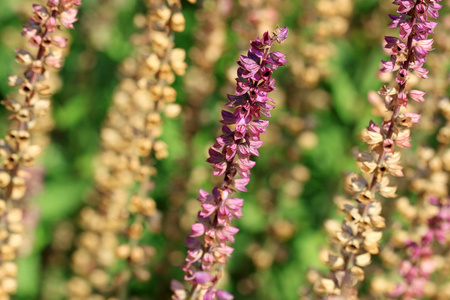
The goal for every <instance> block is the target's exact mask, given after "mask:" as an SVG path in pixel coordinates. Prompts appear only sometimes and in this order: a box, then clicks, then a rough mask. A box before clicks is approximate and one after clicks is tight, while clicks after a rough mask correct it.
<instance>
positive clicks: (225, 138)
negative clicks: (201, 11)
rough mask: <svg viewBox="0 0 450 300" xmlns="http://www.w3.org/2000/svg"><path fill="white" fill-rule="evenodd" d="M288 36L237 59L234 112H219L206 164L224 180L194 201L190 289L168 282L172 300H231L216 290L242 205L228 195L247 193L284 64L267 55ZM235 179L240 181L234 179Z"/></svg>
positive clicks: (265, 41) (258, 44) (278, 35)
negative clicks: (196, 204) (195, 215)
mask: <svg viewBox="0 0 450 300" xmlns="http://www.w3.org/2000/svg"><path fill="white" fill-rule="evenodd" d="M287 34H288V29H287V28H286V27H285V28H277V30H276V31H275V32H274V34H273V36H272V37H271V36H270V35H269V33H268V32H266V33H264V35H263V38H262V39H260V38H257V39H256V40H255V41H251V42H250V45H251V49H250V50H249V51H248V54H247V56H245V55H241V57H240V60H239V61H238V62H237V63H238V65H239V68H238V71H237V75H238V78H237V79H236V90H235V95H228V99H229V102H228V104H227V106H228V107H232V108H234V112H233V113H231V112H228V111H225V110H223V111H222V120H221V123H222V124H223V127H222V135H221V136H220V137H219V138H217V142H216V143H215V144H214V145H213V147H211V148H210V150H209V155H210V156H209V158H208V159H207V161H208V162H209V163H211V164H212V165H213V168H214V172H213V173H214V175H216V176H222V175H223V176H224V179H223V182H222V183H221V185H220V186H216V187H215V188H214V189H213V192H212V194H209V193H207V192H205V191H203V190H200V197H199V199H198V200H199V201H200V203H201V204H202V205H201V206H202V210H201V211H200V212H199V213H198V220H197V222H196V223H195V224H194V225H192V230H191V232H190V236H189V237H188V238H187V239H186V246H187V248H188V255H187V257H186V261H185V264H184V265H183V266H182V269H183V271H184V272H185V276H184V280H185V281H187V282H188V283H189V287H188V288H186V287H185V286H184V285H183V284H182V283H180V282H178V281H176V280H173V281H172V290H173V291H174V295H173V297H172V299H177V300H185V299H205V300H208V299H210V300H212V299H215V298H216V299H220V300H225V299H233V296H232V295H231V294H230V293H228V292H226V291H224V290H217V289H216V288H215V285H216V283H217V282H218V281H219V279H220V278H221V276H222V270H223V267H224V265H225V264H226V262H227V258H228V257H230V256H231V253H232V252H233V248H232V247H230V246H229V245H227V242H234V234H236V233H237V232H238V231H239V229H237V228H235V227H233V226H231V220H232V218H233V217H235V218H240V217H242V213H241V209H242V205H243V199H239V198H229V195H230V194H232V193H233V192H234V191H235V190H239V191H247V190H246V188H245V186H246V185H247V184H248V182H249V181H250V169H251V168H252V167H253V166H254V165H255V162H254V161H251V160H250V155H255V156H258V155H259V153H258V148H259V147H260V146H261V145H262V141H261V140H260V134H261V133H264V132H265V131H266V127H267V125H268V123H269V122H268V121H266V120H261V119H260V117H261V114H263V115H265V116H268V117H270V110H271V109H273V108H274V105H273V100H272V99H271V98H269V97H268V93H269V92H271V91H273V90H275V87H274V83H275V80H274V79H273V78H272V73H273V71H274V70H276V69H277V68H278V67H279V66H283V65H284V64H285V63H286V60H285V55H284V54H283V53H281V52H278V51H273V52H270V48H271V47H272V45H273V43H274V42H275V41H277V42H279V43H281V42H283V41H284V40H285V39H286V38H287ZM232 126H233V127H234V130H233V129H232ZM236 175H240V176H241V177H242V178H239V179H236V178H235V177H236ZM197 237H202V238H201V240H198V239H196V238H197Z"/></svg>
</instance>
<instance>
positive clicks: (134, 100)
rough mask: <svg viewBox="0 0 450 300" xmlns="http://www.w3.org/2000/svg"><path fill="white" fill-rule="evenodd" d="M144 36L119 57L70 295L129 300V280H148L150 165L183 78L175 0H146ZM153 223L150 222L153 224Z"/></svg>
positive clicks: (181, 22) (153, 217) (163, 148)
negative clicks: (120, 63)
mask: <svg viewBox="0 0 450 300" xmlns="http://www.w3.org/2000/svg"><path fill="white" fill-rule="evenodd" d="M145 3H146V4H147V7H148V14H147V18H146V19H145V20H146V21H145V22H143V26H142V27H145V29H144V30H143V33H142V34H140V35H138V36H134V39H133V41H134V42H135V46H136V49H137V51H136V52H138V55H136V56H133V57H130V58H129V59H127V60H125V61H124V63H123V66H122V70H121V71H122V75H124V76H123V78H122V80H121V82H120V84H119V86H118V88H117V90H116V92H115V94H114V97H113V105H112V106H111V108H110V109H109V111H108V115H107V119H106V122H105V124H104V125H103V128H102V130H101V134H100V135H101V150H100V152H99V155H98V161H97V163H98V165H97V168H96V170H95V192H94V193H93V197H92V199H91V200H92V206H87V207H85V208H84V209H83V210H82V212H81V218H80V219H81V221H80V225H81V227H82V229H83V232H82V233H81V234H80V236H79V237H78V243H77V246H78V247H77V249H76V250H75V252H74V254H73V271H74V273H75V274H76V276H74V277H73V278H72V279H71V280H70V281H69V282H68V292H69V294H70V296H71V297H75V298H82V299H86V298H89V297H91V296H92V297H96V296H100V295H101V296H102V297H109V296H111V295H113V296H114V297H117V298H118V299H121V300H122V299H123V300H125V299H129V298H130V297H132V296H133V295H131V292H130V282H131V280H132V279H136V280H137V281H140V282H146V281H148V280H150V278H151V273H150V271H149V270H148V269H149V263H150V261H151V260H152V258H153V256H154V254H155V249H154V248H153V247H152V246H151V245H146V244H145V243H143V241H142V238H143V236H144V235H145V234H147V233H149V232H150V231H157V230H159V227H160V225H159V220H160V215H159V212H158V210H157V207H156V202H155V200H154V199H152V198H151V197H150V196H149V192H150V190H151V189H152V188H153V185H154V183H153V178H154V176H155V175H156V173H157V171H156V169H155V167H154V166H153V164H154V163H155V161H156V160H162V159H164V158H166V157H167V156H168V149H167V145H166V144H165V143H164V142H163V141H162V140H161V139H160V137H161V135H162V124H163V117H162V115H163V114H164V115H165V116H166V117H168V118H174V117H176V116H177V115H178V114H179V112H180V110H181V108H180V106H179V105H178V104H174V103H173V102H174V101H175V100H176V96H177V92H176V91H175V89H174V88H172V87H171V84H172V83H173V82H174V81H175V74H176V75H184V73H185V68H186V63H185V62H184V58H185V52H184V50H182V49H179V48H175V47H174V35H175V32H180V31H183V30H184V27H185V19H184V17H183V15H182V13H181V3H180V1H177V0H175V1H164V0H146V1H145ZM155 224H156V225H155Z"/></svg>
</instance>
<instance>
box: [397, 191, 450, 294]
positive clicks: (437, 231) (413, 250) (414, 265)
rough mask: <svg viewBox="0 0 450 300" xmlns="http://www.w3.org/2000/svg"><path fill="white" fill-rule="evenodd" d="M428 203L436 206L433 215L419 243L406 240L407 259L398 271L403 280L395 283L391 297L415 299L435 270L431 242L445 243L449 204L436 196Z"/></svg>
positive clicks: (449, 210)
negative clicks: (436, 208) (436, 210)
mask: <svg viewBox="0 0 450 300" xmlns="http://www.w3.org/2000/svg"><path fill="white" fill-rule="evenodd" d="M430 203H431V204H432V205H435V206H436V207H438V209H439V210H438V212H437V214H436V215H435V216H433V217H432V218H430V219H429V220H428V231H427V232H426V233H425V234H424V236H423V237H422V239H421V241H420V243H416V242H414V241H411V240H407V241H406V243H405V248H406V250H407V251H408V259H407V260H404V261H402V263H401V264H400V273H401V275H402V276H403V278H404V280H405V282H404V283H401V284H399V285H397V287H396V288H395V290H394V291H393V292H392V293H390V296H391V297H400V296H401V297H402V299H405V300H406V299H417V298H421V297H423V296H424V285H425V284H426V283H427V281H428V280H429V278H430V275H431V274H432V273H433V271H434V270H435V263H434V261H433V259H432V255H433V252H434V251H433V247H432V246H433V242H434V241H436V242H438V243H439V244H441V245H445V244H446V241H447V239H448V237H449V233H450V204H449V203H446V204H443V203H441V201H439V199H438V198H435V197H430Z"/></svg>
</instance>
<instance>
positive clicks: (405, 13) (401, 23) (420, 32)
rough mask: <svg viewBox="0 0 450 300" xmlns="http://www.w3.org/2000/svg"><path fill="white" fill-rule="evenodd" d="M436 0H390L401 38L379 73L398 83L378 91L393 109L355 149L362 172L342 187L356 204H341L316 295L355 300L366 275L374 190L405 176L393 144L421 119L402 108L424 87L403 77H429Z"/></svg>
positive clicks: (403, 141)
mask: <svg viewBox="0 0 450 300" xmlns="http://www.w3.org/2000/svg"><path fill="white" fill-rule="evenodd" d="M438 2H440V0H431V1H424V0H417V1H413V0H408V1H397V0H396V1H394V4H395V5H398V6H399V8H398V10H397V12H398V13H399V14H400V15H398V16H397V15H390V19H391V22H390V24H389V27H390V28H399V30H400V34H399V35H400V38H396V37H390V36H387V37H385V40H386V45H385V48H386V49H389V51H390V53H391V57H390V60H389V61H382V63H383V67H382V68H381V72H394V71H397V73H396V74H397V75H396V82H397V87H396V88H394V87H388V86H385V85H383V86H382V87H381V89H380V90H379V92H378V93H379V94H380V95H382V96H384V99H385V106H386V109H387V110H388V111H391V115H390V117H388V118H387V119H386V120H384V121H383V122H382V124H381V125H380V126H378V125H376V124H375V123H373V122H372V121H371V122H370V124H369V126H368V127H367V129H366V131H365V132H364V133H363V134H362V139H363V141H364V142H365V143H367V144H368V146H369V150H370V153H365V152H359V154H358V155H357V162H358V163H359V167H360V170H361V171H362V172H363V173H364V177H363V176H361V175H358V174H352V175H351V176H349V177H348V178H347V179H346V190H347V191H348V192H349V193H350V194H352V195H353V197H354V198H355V199H356V201H357V203H356V204H354V203H345V204H344V205H342V209H343V210H344V212H346V213H347V216H346V218H345V220H344V221H343V224H342V227H341V229H338V230H336V234H335V237H334V241H335V244H336V251H337V252H338V253H329V254H328V255H327V256H326V258H325V261H326V262H327V264H328V265H329V266H330V267H331V269H332V270H331V272H330V276H329V278H328V279H321V280H320V281H319V282H317V284H316V292H317V293H319V294H326V295H328V296H330V297H334V296H338V295H340V296H343V297H345V298H346V299H356V297H357V290H356V288H355V286H356V284H357V283H358V282H359V281H362V280H364V271H363V270H362V269H361V267H364V266H367V265H368V264H370V259H371V255H375V254H378V252H379V246H378V243H379V241H380V239H381V237H382V233H381V231H377V230H379V229H382V228H384V227H385V221H384V218H383V217H381V216H380V212H381V204H380V202H378V201H377V200H376V198H375V195H376V193H379V194H380V195H382V196H384V197H395V196H396V195H395V191H396V187H395V186H388V184H389V179H388V177H387V175H388V174H391V175H392V176H397V177H401V176H403V172H402V168H403V167H402V166H401V165H400V153H399V152H396V151H395V147H396V146H397V147H400V148H408V147H411V143H410V139H411V137H410V129H409V128H411V127H412V126H413V125H414V124H417V123H418V122H419V118H420V115H418V114H414V113H408V112H406V113H402V111H401V109H402V107H403V106H404V107H406V106H407V104H408V101H409V99H408V98H410V99H412V100H415V101H418V102H423V101H424V100H425V99H424V98H423V95H424V94H425V92H422V91H418V90H409V91H408V90H407V82H408V80H409V78H410V77H411V76H412V73H414V74H415V75H416V76H418V77H420V78H423V79H425V78H427V73H428V70H426V69H424V68H423V67H422V66H423V64H424V63H425V61H426V56H427V54H428V52H429V51H431V50H432V47H431V46H432V43H433V40H432V39H427V37H428V34H429V33H433V31H432V30H433V29H434V28H435V27H436V23H435V22H431V21H428V20H427V19H428V16H431V17H433V18H437V17H438V10H439V9H440V8H441V7H442V6H441V5H440V4H438ZM404 40H406V43H405V42H403V41H404ZM366 178H367V179H366Z"/></svg>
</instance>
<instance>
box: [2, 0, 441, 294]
mask: <svg viewBox="0 0 450 300" xmlns="http://www.w3.org/2000/svg"><path fill="white" fill-rule="evenodd" d="M35 2H39V1H35ZM224 2H226V1H224ZM230 2H231V3H232V4H233V6H232V8H231V10H230V11H229V12H228V13H227V14H226V15H225V16H221V17H222V18H223V22H224V24H225V27H224V29H225V43H224V44H223V47H222V49H217V51H219V52H221V55H220V56H219V58H218V60H217V62H215V64H214V65H213V67H212V70H211V74H212V76H213V79H212V80H213V81H214V82H215V84H211V88H210V92H209V93H207V94H206V95H205V98H204V101H202V102H201V103H199V104H198V103H197V104H196V105H193V104H192V103H191V102H190V101H191V100H192V99H193V98H195V95H192V94H190V93H189V90H187V88H186V86H187V83H186V79H185V78H177V80H176V82H175V88H176V89H177V92H178V99H177V102H178V103H179V104H181V105H182V107H183V112H182V113H181V115H180V116H179V117H178V118H177V119H174V120H169V119H167V120H165V124H164V129H163V130H164V133H163V136H162V139H163V140H164V141H165V142H166V143H167V144H168V149H169V157H168V158H166V159H165V160H163V161H161V162H159V163H158V164H157V165H156V168H157V169H158V177H157V178H156V180H155V183H156V188H155V190H154V191H153V192H152V194H151V196H152V197H153V198H154V199H155V200H156V201H157V203H158V209H159V210H160V211H161V212H162V214H163V221H162V230H161V231H160V232H155V233H152V234H149V235H147V236H146V239H147V240H146V242H148V243H149V244H151V245H153V246H154V247H155V248H156V250H157V255H156V258H155V260H154V262H153V263H152V265H151V272H152V274H153V276H152V278H151V280H150V282H149V283H147V284H138V283H132V285H131V287H130V289H131V292H130V294H131V295H137V296H140V297H142V299H168V298H169V297H170V296H169V295H170V291H169V282H170V280H171V279H172V278H177V279H179V280H180V279H181V278H182V271H181V270H180V269H179V268H178V265H179V264H181V263H182V262H183V259H184V255H185V254H184V253H185V249H184V247H183V239H184V236H185V235H186V233H187V232H188V231H189V227H187V225H189V224H190V223H192V222H193V221H194V218H195V215H196V209H198V208H199V205H198V203H197V202H196V201H195V198H196V197H197V192H198V189H199V188H203V189H205V190H208V189H211V187H212V183H211V177H212V175H210V167H209V166H208V164H207V163H206V162H205V159H206V158H207V149H208V147H210V146H211V145H212V144H213V143H214V139H215V137H216V136H217V134H218V132H219V130H220V125H219V123H218V118H219V115H220V114H219V113H220V109H221V108H222V107H223V106H224V105H225V103H226V93H233V91H234V88H233V83H232V82H231V81H230V80H229V79H228V78H230V76H229V74H230V70H235V69H236V67H235V61H236V60H237V59H238V56H239V54H244V53H245V51H246V50H245V49H246V47H247V45H248V44H247V43H248V39H249V38H254V37H256V36H255V35H259V36H260V35H261V34H262V33H263V32H257V29H258V28H262V27H263V26H264V22H265V21H266V20H267V21H268V22H269V21H270V22H271V23H270V24H272V25H276V24H279V25H280V26H288V27H289V29H290V37H289V41H287V42H286V43H285V44H283V45H281V46H277V49H276V50H279V51H282V52H285V53H287V60H288V66H287V67H284V68H280V69H279V70H277V71H276V72H275V78H276V79H277V84H276V86H277V87H278V91H277V92H276V93H274V95H273V98H274V100H275V102H277V103H278V106H277V108H276V109H275V110H274V111H273V118H272V119H271V124H270V129H269V133H268V134H267V135H266V136H265V137H263V139H264V140H265V144H264V145H263V147H262V148H261V150H260V157H258V158H257V159H256V162H257V164H256V166H255V168H254V169H252V180H251V182H250V184H249V185H248V190H249V192H248V193H245V194H244V193H242V194H241V195H240V196H242V197H244V199H245V204H244V210H243V213H244V217H243V218H242V219H241V220H239V221H238V222H237V227H239V228H240V229H241V231H240V232H239V233H238V234H237V236H236V243H235V249H236V250H235V252H234V253H233V257H232V259H231V260H230V262H229V266H228V274H227V276H226V278H225V280H224V287H225V288H226V289H227V290H229V291H231V292H232V293H233V294H234V295H235V299H236V300H241V299H261V300H278V299H284V300H291V299H299V298H300V296H301V295H302V293H303V292H305V291H307V290H308V289H309V288H310V284H309V283H308V282H307V281H306V279H305V276H306V273H307V270H308V269H309V268H311V267H314V268H319V269H321V270H326V267H324V266H323V265H322V264H321V263H320V261H319V250H320V249H321V248H322V247H325V246H326V245H327V244H328V242H327V236H326V234H325V232H324V230H323V225H322V224H323V221H324V220H325V219H327V218H341V216H339V215H338V213H337V209H336V206H335V205H334V204H333V197H334V196H335V195H336V194H339V193H341V192H342V188H341V185H342V175H343V174H344V173H345V172H348V171H354V170H356V165H355V163H354V160H353V158H352V149H353V148H354V147H355V146H361V143H360V141H359V140H358V134H359V132H360V130H361V129H362V128H363V127H365V126H367V124H368V122H369V120H370V119H374V118H375V119H376V120H379V118H376V117H373V115H372V114H371V106H370V104H369V103H368V101H367V93H368V92H369V91H370V90H377V89H378V88H379V87H380V85H381V82H380V80H379V79H378V78H377V69H378V67H379V62H380V59H383V58H384V59H386V58H387V55H386V54H385V53H383V51H382V36H383V34H384V33H386V32H389V31H388V30H387V28H386V25H387V23H388V21H389V20H388V17H387V13H388V12H390V13H394V10H395V8H394V6H392V5H391V4H390V2H391V1H387V0H383V1H378V0H356V1H351V0H347V1H328V2H335V3H334V5H338V6H342V5H347V6H348V5H350V7H351V8H352V9H351V11H350V13H349V14H346V15H343V16H341V19H337V20H336V22H337V23H336V24H334V25H326V26H325V25H323V24H322V23H323V22H325V21H326V20H327V19H329V16H328V15H327V12H326V10H324V11H321V10H320V9H318V7H319V8H320V5H319V6H318V4H317V3H318V2H319V1H314V0H310V1H308V0H306V1H282V0H279V1H263V0H261V1H248V2H246V1H230ZM322 2H323V1H322ZM30 3H31V2H30V1H27V0H21V1H19V0H4V1H1V2H0V28H1V29H0V35H1V38H0V64H1V66H2V68H0V78H2V79H3V80H0V98H1V99H4V97H5V96H6V95H8V94H9V93H11V91H12V89H11V88H10V87H8V86H7V84H6V78H7V75H8V74H16V73H18V72H19V69H18V66H17V65H16V64H15V62H14V59H13V57H14V49H15V48H17V47H20V45H22V44H23V43H24V39H23V38H22V37H21V36H20V30H21V26H22V25H23V24H25V23H26V18H27V16H28V15H30V13H31V6H30V5H29V4H30ZM202 3H205V4H207V3H208V1H203V2H201V3H199V4H190V3H188V2H183V5H184V9H183V13H184V14H185V18H186V30H185V31H184V32H183V33H179V34H177V35H176V38H175V44H176V46H177V47H181V48H183V49H185V50H186V51H187V53H191V52H190V51H191V49H193V48H194V47H196V43H197V40H198V34H199V31H200V30H201V28H202V27H201V26H202V19H201V18H199V17H198V16H199V14H200V11H201V10H202V9H203V8H202V5H201V4H202ZM249 3H250V4H249ZM255 7H257V8H258V7H262V8H264V9H265V10H268V11H269V12H270V11H272V10H273V11H276V12H277V13H278V16H277V17H273V18H270V17H269V16H270V14H260V15H258V14H256V15H257V17H251V16H250V17H249V15H248V13H249V10H250V9H252V8H253V9H254V8H255ZM144 12H145V5H144V4H143V3H142V1H139V0H127V1H120V0H114V1H100V0H84V1H83V6H82V7H81V8H80V18H79V22H77V23H76V24H75V30H72V31H71V32H70V34H72V39H71V42H70V44H71V45H70V48H71V49H70V55H69V57H68V58H67V60H66V62H65V65H64V67H63V69H62V70H61V72H60V77H61V82H62V84H63V87H62V88H61V89H60V90H59V91H58V92H57V93H56V94H55V95H54V97H53V107H54V108H53V117H54V120H55V129H54V130H53V131H52V133H51V144H50V145H49V146H48V148H47V149H46V151H45V154H44V156H43V157H42V161H41V163H42V165H43V166H45V167H44V168H45V180H44V188H43V190H42V191H41V192H40V193H39V195H38V196H36V197H35V199H34V200H32V201H34V202H35V203H36V204H37V207H36V208H35V209H36V212H37V215H38V216H39V225H37V226H36V228H35V236H34V245H33V247H30V248H29V249H28V251H27V253H26V255H24V256H23V258H21V259H20V274H19V291H18V293H17V295H16V296H14V299H64V296H63V294H62V289H63V283H64V281H65V280H67V279H68V278H69V276H70V268H69V264H70V253H71V251H72V250H70V249H69V250H67V251H65V252H64V251H63V252H61V253H58V254H57V255H56V256H55V250H54V249H53V248H54V247H53V246H52V241H54V234H55V231H56V230H57V229H58V228H59V227H61V226H68V227H69V228H76V227H77V225H76V220H77V215H78V212H79V211H80V209H81V208H82V207H83V205H85V203H86V200H87V199H88V197H89V195H90V190H91V189H92V188H93V178H92V174H93V170H92V168H93V159H94V156H95V155H96V153H97V152H98V150H99V131H100V128H101V126H102V123H103V120H104V118H105V115H106V112H107V109H108V107H109V105H110V104H111V96H112V94H113V91H114V89H115V86H116V84H117V83H118V80H119V77H120V74H119V71H118V70H119V65H120V63H121V62H122V61H123V60H124V59H125V58H127V57H128V56H130V55H132V53H133V46H132V44H131V43H130V36H132V35H133V34H134V33H135V32H137V31H138V29H137V28H136V27H135V26H134V22H133V20H134V18H135V16H136V14H143V13H144ZM328 13H329V12H328ZM258 17H259V18H260V19H261V20H260V21H259V22H260V23H258V24H259V25H261V26H260V27H258V26H255V22H254V23H252V22H251V21H249V20H253V19H255V18H258ZM252 18H253V19H252ZM321 22H322V23H321ZM339 22H341V23H339ZM342 22H343V23H342ZM321 26H322V27H324V28H325V29H323V28H322V27H321ZM327 26H337V27H339V26H341V27H342V26H344V29H343V30H341V32H334V31H333V27H332V28H331V29H330V28H329V27H327ZM346 26H347V27H346ZM327 28H328V29H327ZM346 28H348V30H346ZM320 30H322V31H323V30H325V31H326V30H329V31H330V32H328V34H325V35H324V36H322V37H321V33H320V32H321V31H320ZM437 30H439V29H437ZM390 32H391V33H390V34H392V35H395V34H396V32H395V31H394V30H391V31H390ZM317 45H323V47H325V49H329V50H333V51H332V52H330V54H329V55H328V56H327V57H326V58H325V59H322V60H319V63H318V62H317V59H314V58H312V56H314V54H315V53H317V51H319V50H320V49H322V50H323V47H322V48H320V49H319V48H314V47H317ZM308 47H309V48H308ZM317 49H319V50H317ZM438 51H439V49H438ZM311 52H312V54H311ZM311 55H312V56H311ZM194 61H195V59H193V56H192V55H188V58H187V63H188V65H189V66H192V65H194ZM445 68H447V66H445ZM231 72H235V71H231ZM308 72H309V73H308ZM314 72H316V73H317V74H320V75H317V76H316V75H314V74H316V73H314ZM308 74H312V75H311V76H312V79H310V81H309V84H304V82H303V80H305V76H306V77H307V78H308V76H310V75H308ZM431 74H433V70H432V71H431ZM231 77H232V76H231ZM307 78H306V79H307ZM190 80H191V81H192V80H194V82H195V77H194V78H193V77H191V78H190ZM306 81H308V80H306ZM198 84H201V82H198ZM193 110H200V111H199V112H198V114H197V116H200V117H201V119H200V121H198V120H192V119H189V118H190V117H192V115H193V114H192V111H193ZM419 110H420V108H419ZM184 111H186V112H191V114H188V113H186V114H185V113H184ZM0 114H1V116H2V118H3V120H4V121H3V122H1V123H0V126H1V132H5V131H6V128H7V122H6V118H5V116H6V113H5V110H4V109H2V110H1V111H0ZM192 122H196V126H194V127H190V126H189V124H193V123H192ZM192 128H194V129H193V130H194V131H191V132H187V130H188V129H192ZM433 130H435V128H434V127H431V128H428V131H424V133H422V134H417V137H413V144H415V145H418V144H419V143H421V142H425V141H427V139H430V138H429V136H430V133H431V134H433V133H434V131H433ZM413 136H415V134H413ZM431 140H432V139H431ZM407 151H410V152H411V153H412V152H413V151H414V148H413V149H410V150H407ZM171 220H177V221H176V222H178V223H175V225H176V226H174V224H173V223H171V222H170V221H171ZM168 223H171V225H170V226H169V225H168ZM75 231H76V230H75ZM55 257H56V258H55ZM366 290H367V287H366Z"/></svg>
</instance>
